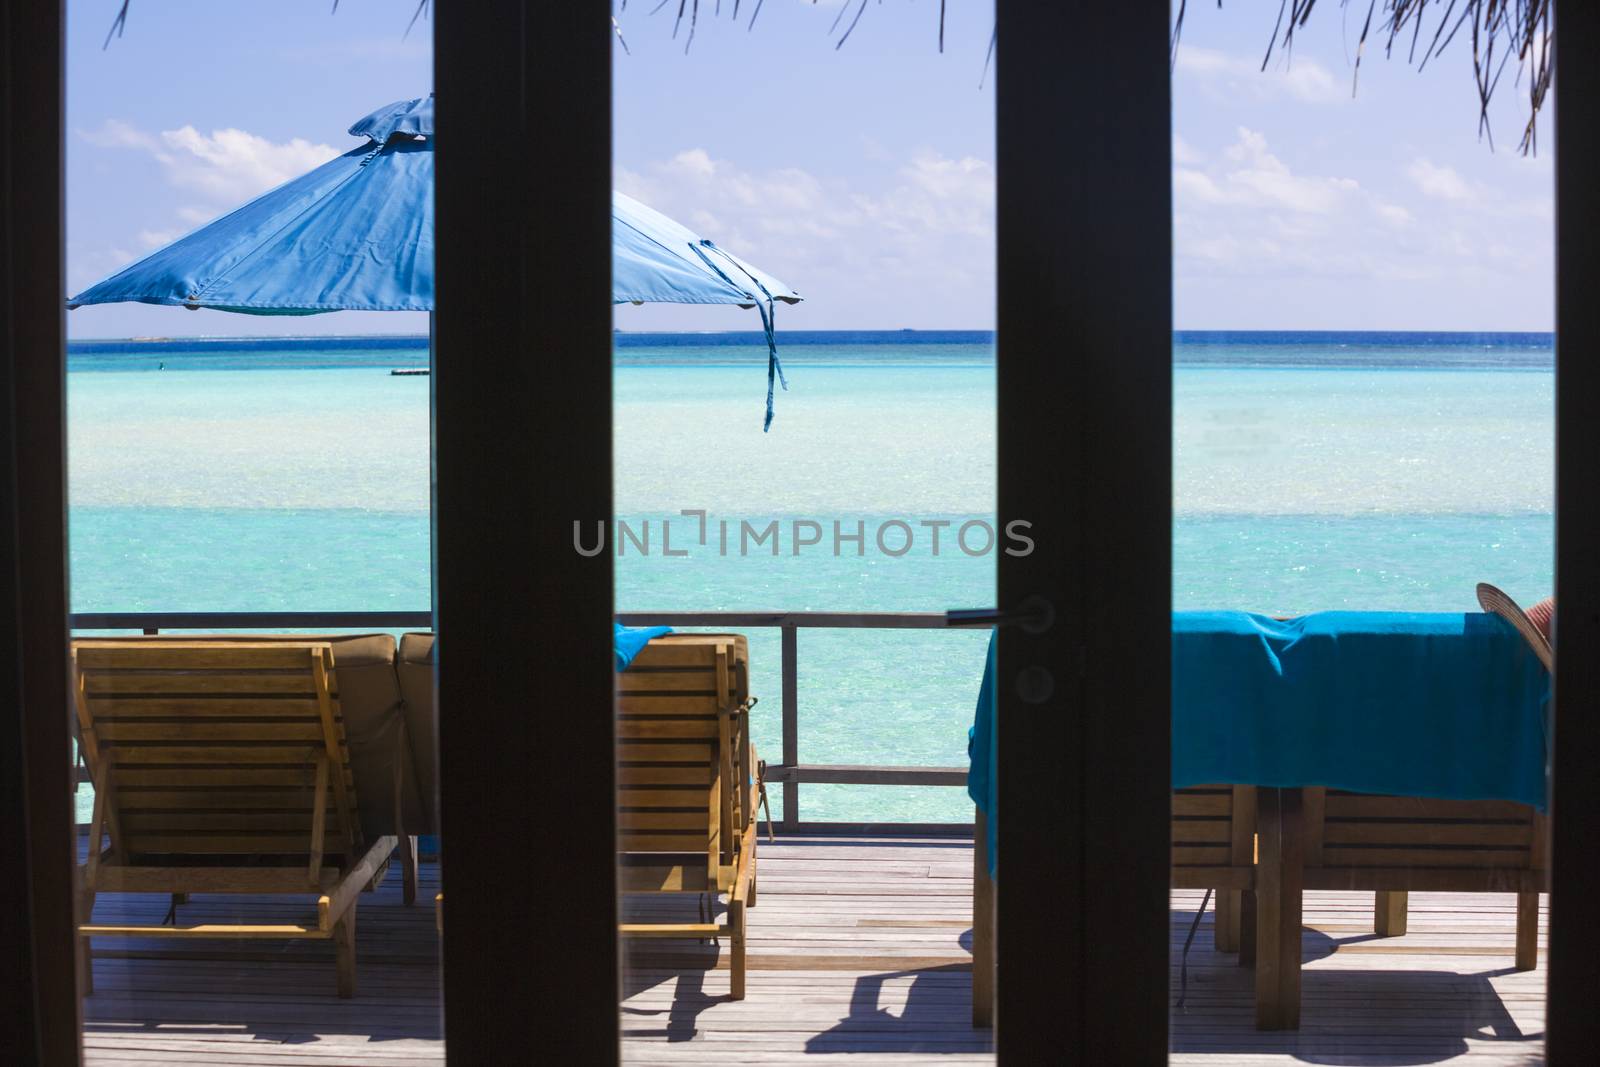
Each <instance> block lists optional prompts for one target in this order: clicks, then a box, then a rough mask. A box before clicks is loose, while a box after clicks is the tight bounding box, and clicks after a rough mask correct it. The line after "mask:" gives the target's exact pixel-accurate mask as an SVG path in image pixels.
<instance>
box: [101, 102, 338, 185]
mask: <svg viewBox="0 0 1600 1067" xmlns="http://www.w3.org/2000/svg"><path fill="white" fill-rule="evenodd" d="M81 136H82V137H83V139H84V140H86V141H88V142H89V143H90V144H93V145H96V146H98V147H101V148H132V149H138V150H141V151H144V152H146V153H148V154H149V155H150V156H151V157H152V158H153V159H155V160H156V161H157V162H158V163H160V164H161V166H162V168H163V169H164V170H165V171H166V174H167V178H168V180H169V181H171V182H172V184H173V185H175V186H178V187H179V188H182V189H186V190H189V191H191V192H195V193H199V194H200V195H202V196H203V197H204V198H205V199H207V200H209V201H212V202H214V203H217V204H220V205H223V206H226V207H232V206H235V205H237V204H238V203H240V202H241V201H244V200H248V199H250V198H251V197H254V196H258V195H260V194H261V193H264V192H266V191H267V190H268V189H271V188H273V187H274V186H277V185H281V184H283V183H284V182H286V181H288V180H289V179H291V178H296V177H299V176H300V175H301V174H304V173H305V172H306V171H308V170H310V169H312V168H313V167H316V166H318V165H319V164H322V163H325V162H327V161H328V160H329V159H332V158H333V157H334V156H336V155H338V154H339V153H338V150H337V149H335V148H333V147H332V146H330V145H325V144H319V143H313V142H311V141H308V140H306V139H304V138H301V137H295V138H291V139H290V140H288V141H284V142H276V141H270V140H268V139H267V138H265V137H261V136H259V135H258V134H253V133H249V132H247V131H245V130H237V129H231V128H230V129H223V130H213V131H212V132H211V134H210V135H209V136H208V135H206V134H202V133H201V132H200V131H199V130H196V129H195V128H194V127H193V126H181V127H179V128H178V129H176V130H163V131H161V132H160V133H159V134H151V133H148V132H146V131H144V130H140V129H138V128H137V127H135V126H132V125H130V124H129V123H126V122H122V121H119V120H117V119H109V120H107V121H106V123H105V124H104V125H103V126H101V127H100V128H99V129H98V130H91V131H86V132H83V133H82V134H81Z"/></svg>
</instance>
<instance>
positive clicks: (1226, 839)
mask: <svg viewBox="0 0 1600 1067" xmlns="http://www.w3.org/2000/svg"><path fill="white" fill-rule="evenodd" d="M1232 834H1233V824H1232V823H1231V822H1229V821H1228V820H1227V819H1197V820H1194V821H1192V822H1191V821H1182V822H1177V821H1175V822H1173V824H1172V840H1173V841H1176V842H1182V843H1183V844H1186V845H1217V846H1225V845H1231V844H1232V841H1233V839H1232Z"/></svg>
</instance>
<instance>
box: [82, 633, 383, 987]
mask: <svg viewBox="0 0 1600 1067" xmlns="http://www.w3.org/2000/svg"><path fill="white" fill-rule="evenodd" d="M335 667H336V665H335V663H334V658H333V651H332V647H331V646H330V645H329V644H327V643H318V642H309V643H306V644H292V643H286V642H284V641H282V640H276V641H272V642H251V641H249V640H248V639H241V640H238V641H226V642H225V641H217V640H208V641H204V642H198V641H197V642H193V643H182V642H176V641H171V640H164V641H162V642H161V643H160V644H153V643H150V642H141V641H139V640H137V639H134V640H121V641H118V640H80V641H75V642H73V645H72V669H73V682H74V690H75V693H76V703H77V725H78V730H79V739H80V743H81V745H82V748H83V754H84V760H85V762H86V763H87V765H88V768H89V773H90V776H91V777H92V779H93V782H94V790H95V793H94V814H93V819H92V821H91V823H90V828H89V850H88V858H87V860H86V862H85V863H84V864H83V865H82V866H81V867H80V868H79V869H78V892H79V896H80V899H79V916H80V923H79V926H78V933H79V950H80V952H81V953H82V959H83V963H84V964H85V966H84V967H83V973H84V975H85V978H86V980H88V978H89V977H90V976H91V975H92V971H91V970H90V969H89V967H88V966H87V964H88V962H89V939H90V938H91V937H105V936H127V937H177V938H267V939H272V938H288V939H294V938H320V939H331V940H332V941H333V942H334V946H335V956H336V960H337V989H338V993H339V995H340V996H341V997H349V996H353V995H354V994H355V985H356V970H355V967H356V956H355V919H356V900H357V895H358V894H359V893H360V892H361V891H362V890H363V889H368V888H371V887H373V886H374V885H375V884H376V882H377V881H378V880H379V879H381V877H382V875H383V873H384V872H385V871H386V869H387V861H388V857H389V855H390V853H391V852H393V851H394V849H395V846H396V843H397V838H396V837H394V836H382V837H378V838H377V839H376V840H373V841H371V842H368V841H365V840H363V835H362V831H361V821H360V818H359V812H358V808H357V797H356V793H355V782H354V778H353V776H352V774H351V771H350V753H349V750H348V747H347V745H346V742H345V736H344V723H343V719H342V717H341V715H340V711H339V702H338V699H337V698H336V696H334V693H335V692H336V687H335V685H334V681H333V673H334V670H335ZM106 837H109V844H106V842H105V838H106ZM99 893H170V894H172V898H173V905H174V915H175V911H176V907H177V905H179V904H181V903H183V902H184V901H185V900H186V899H187V896H188V894H190V893H262V894H266V893H272V894H277V893H284V894H308V895H314V896H315V897H316V920H315V922H314V923H305V924H262V925H233V924H198V925H188V926H185V925H177V924H176V923H174V925H171V926H167V925H160V926H137V925H101V924H96V923H94V922H93V921H92V912H93V908H94V900H95V896H96V894H99Z"/></svg>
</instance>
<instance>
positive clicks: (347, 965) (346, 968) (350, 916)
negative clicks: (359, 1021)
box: [333, 902, 356, 997]
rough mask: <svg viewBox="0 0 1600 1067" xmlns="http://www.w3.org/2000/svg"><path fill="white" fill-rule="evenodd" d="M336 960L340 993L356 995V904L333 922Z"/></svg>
mask: <svg viewBox="0 0 1600 1067" xmlns="http://www.w3.org/2000/svg"><path fill="white" fill-rule="evenodd" d="M333 953H334V962H335V965H336V966H337V967H338V979H339V995H340V996H341V997H353V996H355V995H356V905H355V903H354V902H352V903H351V905H350V910H349V911H347V912H345V913H344V916H343V918H341V919H340V920H339V921H338V922H336V923H334V924H333Z"/></svg>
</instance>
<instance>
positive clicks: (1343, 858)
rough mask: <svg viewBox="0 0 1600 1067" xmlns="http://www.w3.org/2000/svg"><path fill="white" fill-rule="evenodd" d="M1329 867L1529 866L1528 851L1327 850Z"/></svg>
mask: <svg viewBox="0 0 1600 1067" xmlns="http://www.w3.org/2000/svg"><path fill="white" fill-rule="evenodd" d="M1322 862H1323V865H1324V866H1327V867H1526V866H1527V864H1528V850H1527V849H1496V848H1483V849H1467V848H1440V849H1421V848H1408V849H1401V848H1331V847H1330V848H1325V849H1323V860H1322Z"/></svg>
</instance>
